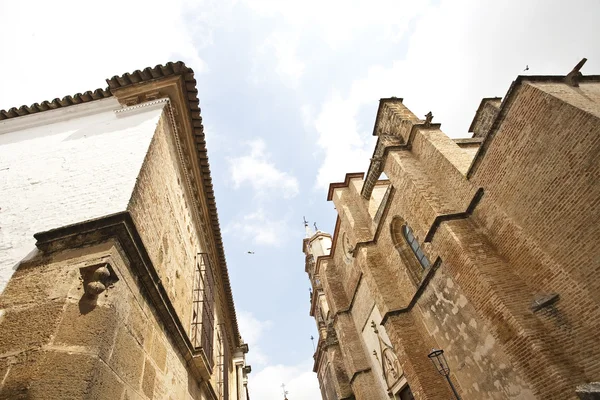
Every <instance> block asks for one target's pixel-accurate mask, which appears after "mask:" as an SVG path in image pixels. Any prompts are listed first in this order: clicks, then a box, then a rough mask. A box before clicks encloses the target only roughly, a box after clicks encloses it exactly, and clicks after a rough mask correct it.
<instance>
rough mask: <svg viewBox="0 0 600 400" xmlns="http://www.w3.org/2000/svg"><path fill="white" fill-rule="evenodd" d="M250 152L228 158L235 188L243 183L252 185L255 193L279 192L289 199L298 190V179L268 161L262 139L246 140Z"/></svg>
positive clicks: (268, 156)
mask: <svg viewBox="0 0 600 400" xmlns="http://www.w3.org/2000/svg"><path fill="white" fill-rule="evenodd" d="M248 145H249V147H250V154H248V155H244V156H241V157H236V158H231V159H229V167H230V171H231V178H232V180H233V185H234V187H235V188H236V189H237V188H239V187H241V186H242V185H244V184H249V185H251V186H252V188H253V189H254V191H255V192H256V194H257V195H259V196H260V195H266V194H267V191H268V192H269V194H273V193H275V194H280V195H281V196H282V197H284V198H286V199H289V198H291V197H294V196H296V195H297V194H298V192H299V185H298V180H297V179H296V178H295V177H294V176H292V175H290V174H288V173H287V172H283V171H280V170H278V169H277V167H275V164H273V163H272V162H271V161H269V158H270V155H269V154H268V153H267V151H266V144H265V142H264V140H262V139H256V140H253V141H251V142H248Z"/></svg>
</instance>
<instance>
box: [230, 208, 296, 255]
mask: <svg viewBox="0 0 600 400" xmlns="http://www.w3.org/2000/svg"><path fill="white" fill-rule="evenodd" d="M223 232H224V233H229V234H233V235H235V236H237V237H239V238H241V239H244V240H252V242H253V243H255V244H258V245H264V246H279V245H281V244H282V243H283V242H285V240H286V238H287V235H288V232H289V227H288V223H287V220H286V219H280V220H278V219H275V218H273V217H272V216H270V215H267V214H265V211H264V210H263V209H262V208H260V209H258V211H256V212H254V213H252V214H248V215H245V216H244V217H243V218H242V220H241V221H240V220H237V221H234V222H231V223H230V224H229V225H227V227H226V228H225V229H224V230H223Z"/></svg>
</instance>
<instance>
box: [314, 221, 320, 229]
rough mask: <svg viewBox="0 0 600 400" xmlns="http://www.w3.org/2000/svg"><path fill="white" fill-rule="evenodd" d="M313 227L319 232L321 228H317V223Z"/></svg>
mask: <svg viewBox="0 0 600 400" xmlns="http://www.w3.org/2000/svg"><path fill="white" fill-rule="evenodd" d="M313 226H314V227H315V231H318V230H319V228H317V223H316V222H315V223H314V224H313Z"/></svg>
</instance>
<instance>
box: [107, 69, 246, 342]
mask: <svg viewBox="0 0 600 400" xmlns="http://www.w3.org/2000/svg"><path fill="white" fill-rule="evenodd" d="M106 81H107V83H108V86H109V89H110V91H111V93H112V94H113V95H114V96H115V97H116V98H117V99H118V100H119V102H120V103H121V104H122V105H124V106H126V107H131V106H135V105H136V104H139V103H141V102H145V101H156V100H158V99H163V98H168V99H169V104H168V107H166V109H167V113H168V115H169V120H170V124H171V127H172V128H173V130H174V132H175V135H176V139H177V140H176V143H177V147H178V152H179V156H180V160H181V163H182V166H183V172H184V175H185V176H186V178H187V179H186V180H187V185H186V186H187V190H188V192H189V193H190V194H191V195H192V196H193V201H194V203H195V207H192V209H193V210H192V211H193V214H195V216H194V217H195V220H196V229H197V234H198V237H199V238H202V239H203V241H204V242H205V245H206V246H207V247H208V250H209V254H210V256H211V257H212V258H213V260H212V261H213V265H216V266H219V267H220V268H219V272H220V273H219V274H218V276H219V280H220V283H221V285H220V286H221V287H222V289H223V290H222V292H221V291H220V292H221V293H222V295H223V296H225V299H224V300H225V301H224V302H222V303H224V304H226V309H224V310H222V311H223V314H224V315H225V316H226V320H229V321H231V327H232V332H233V334H232V335H233V337H231V338H229V340H228V343H230V344H232V346H233V347H236V346H239V344H240V334H239V329H238V325H237V318H236V313H235V307H234V303H233V295H232V293H231V284H230V280H229V273H228V271H227V263H226V260H225V251H224V249H223V240H222V237H221V230H220V226H219V218H218V213H217V207H216V201H215V195H214V190H213V186H212V178H211V174H210V168H209V163H208V154H207V150H206V142H205V136H204V127H203V125H202V117H201V116H200V107H199V101H198V97H197V93H198V90H197V89H196V80H195V79H194V73H193V70H192V69H191V68H188V67H186V66H185V64H184V63H182V62H177V63H168V64H166V65H165V66H162V65H159V66H156V67H154V68H146V69H144V70H143V71H139V70H138V71H135V72H133V73H131V74H124V75H122V76H115V77H112V78H110V79H107V80H106ZM199 210H203V212H202V213H200V211H199ZM226 331H229V330H226Z"/></svg>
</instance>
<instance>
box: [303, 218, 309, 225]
mask: <svg viewBox="0 0 600 400" xmlns="http://www.w3.org/2000/svg"><path fill="white" fill-rule="evenodd" d="M302 219H303V220H304V226H308V221H307V220H306V217H302Z"/></svg>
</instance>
